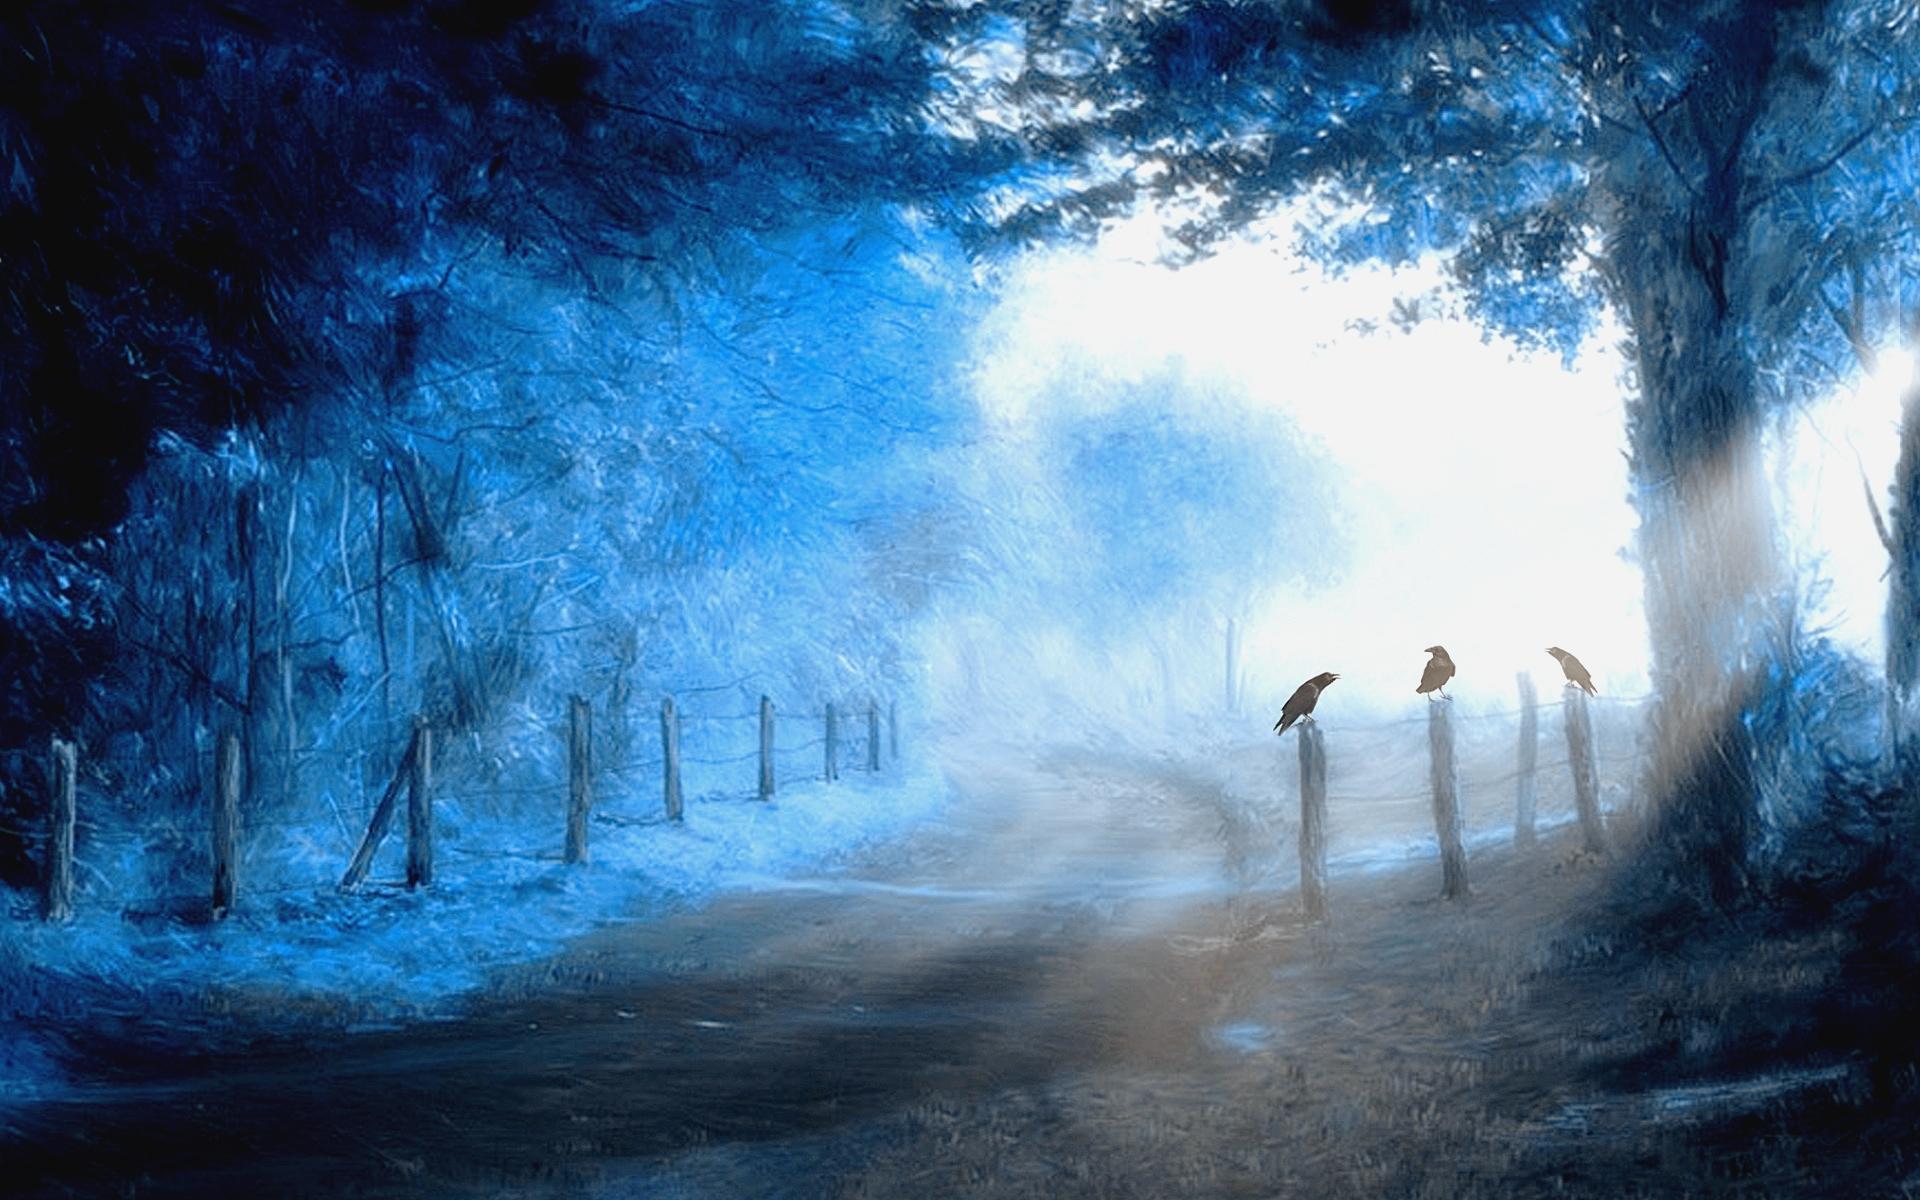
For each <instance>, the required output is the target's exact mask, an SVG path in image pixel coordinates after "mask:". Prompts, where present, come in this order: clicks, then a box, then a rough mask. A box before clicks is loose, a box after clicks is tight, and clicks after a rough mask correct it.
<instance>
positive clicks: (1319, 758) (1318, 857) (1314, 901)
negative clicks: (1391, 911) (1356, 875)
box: [1299, 721, 1327, 921]
mask: <svg viewBox="0 0 1920 1200" xmlns="http://www.w3.org/2000/svg"><path fill="white" fill-rule="evenodd" d="M1299 730H1300V739H1299V740H1300V903H1301V905H1302V906H1303V907H1304V908H1305V909H1306V913H1307V918H1308V919H1309V920H1314V921H1319V920H1323V919H1325V917H1326V915H1327V745H1326V742H1325V741H1324V740H1322V739H1321V736H1320V726H1319V725H1318V724H1316V723H1314V722H1312V721H1303V722H1301V724H1300V726H1299Z"/></svg>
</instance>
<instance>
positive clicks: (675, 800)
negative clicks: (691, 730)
mask: <svg viewBox="0 0 1920 1200" xmlns="http://www.w3.org/2000/svg"><path fill="white" fill-rule="evenodd" d="M660 764H661V771H662V774H661V777H660V791H661V799H662V800H663V801H665V803H666V808H667V820H669V821H678V820H679V819H680V814H681V812H682V810H683V805H682V803H681V799H680V718H679V715H678V714H676V713H675V712H674V710H673V697H672V696H668V697H667V698H666V699H665V700H662V701H661V702H660Z"/></svg>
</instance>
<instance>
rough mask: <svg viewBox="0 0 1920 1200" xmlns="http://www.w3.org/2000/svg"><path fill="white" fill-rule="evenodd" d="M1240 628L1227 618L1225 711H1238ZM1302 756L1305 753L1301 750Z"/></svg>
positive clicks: (1231, 619) (1230, 618)
mask: <svg viewBox="0 0 1920 1200" xmlns="http://www.w3.org/2000/svg"><path fill="white" fill-rule="evenodd" d="M1239 635H1240V628H1239V626H1238V625H1236V624H1235V623H1234V620H1233V618H1232V617H1228V618H1227V693H1226V695H1227V711H1228V712H1238V711H1239V709H1240V689H1239V687H1238V686H1237V685H1238V684H1239V681H1240V636H1239ZM1301 753H1302V754H1305V753H1306V751H1305V750H1302V751H1301Z"/></svg>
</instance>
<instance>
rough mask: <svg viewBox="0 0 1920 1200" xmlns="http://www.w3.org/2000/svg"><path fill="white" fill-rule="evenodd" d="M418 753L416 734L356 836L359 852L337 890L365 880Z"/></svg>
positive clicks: (356, 852) (418, 744)
mask: <svg viewBox="0 0 1920 1200" xmlns="http://www.w3.org/2000/svg"><path fill="white" fill-rule="evenodd" d="M419 749H420V738H419V731H418V730H417V729H416V730H415V731H414V734H413V736H411V737H409V738H408V739H407V749H406V752H405V753H403V754H402V755H401V756H400V765H399V766H397V767H395V768H394V769H393V778H392V779H390V780H388V781H387V787H386V790H385V791H383V792H381V793H380V802H379V803H378V804H375V805H374V806H373V815H372V816H370V817H368V818H367V831H366V832H365V833H364V834H362V835H361V836H360V848H359V849H358V850H355V851H354V852H353V861H351V862H349V863H348V864H347V871H346V874H344V875H342V876H341V877H340V890H341V891H343V892H351V891H352V890H353V889H355V888H357V887H359V886H360V884H361V882H362V881H363V880H365V879H366V877H367V872H368V871H369V870H370V869H371V868H372V867H373V856H374V853H375V852H376V851H378V850H379V849H380V842H381V841H382V840H383V839H384V838H385V837H386V836H387V826H388V825H389V824H391V823H392V821H393V802H394V800H395V798H396V797H398V796H399V795H400V782H401V780H403V779H407V778H409V777H411V775H412V773H413V756H414V754H415V753H416V752H418V750H419Z"/></svg>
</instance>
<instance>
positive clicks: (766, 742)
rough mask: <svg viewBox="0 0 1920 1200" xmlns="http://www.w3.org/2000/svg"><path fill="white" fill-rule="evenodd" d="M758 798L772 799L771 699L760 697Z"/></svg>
mask: <svg viewBox="0 0 1920 1200" xmlns="http://www.w3.org/2000/svg"><path fill="white" fill-rule="evenodd" d="M760 798H761V799H762V800H771V799H773V701H772V700H769V699H768V698H767V697H765V696H762V697H760Z"/></svg>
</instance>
